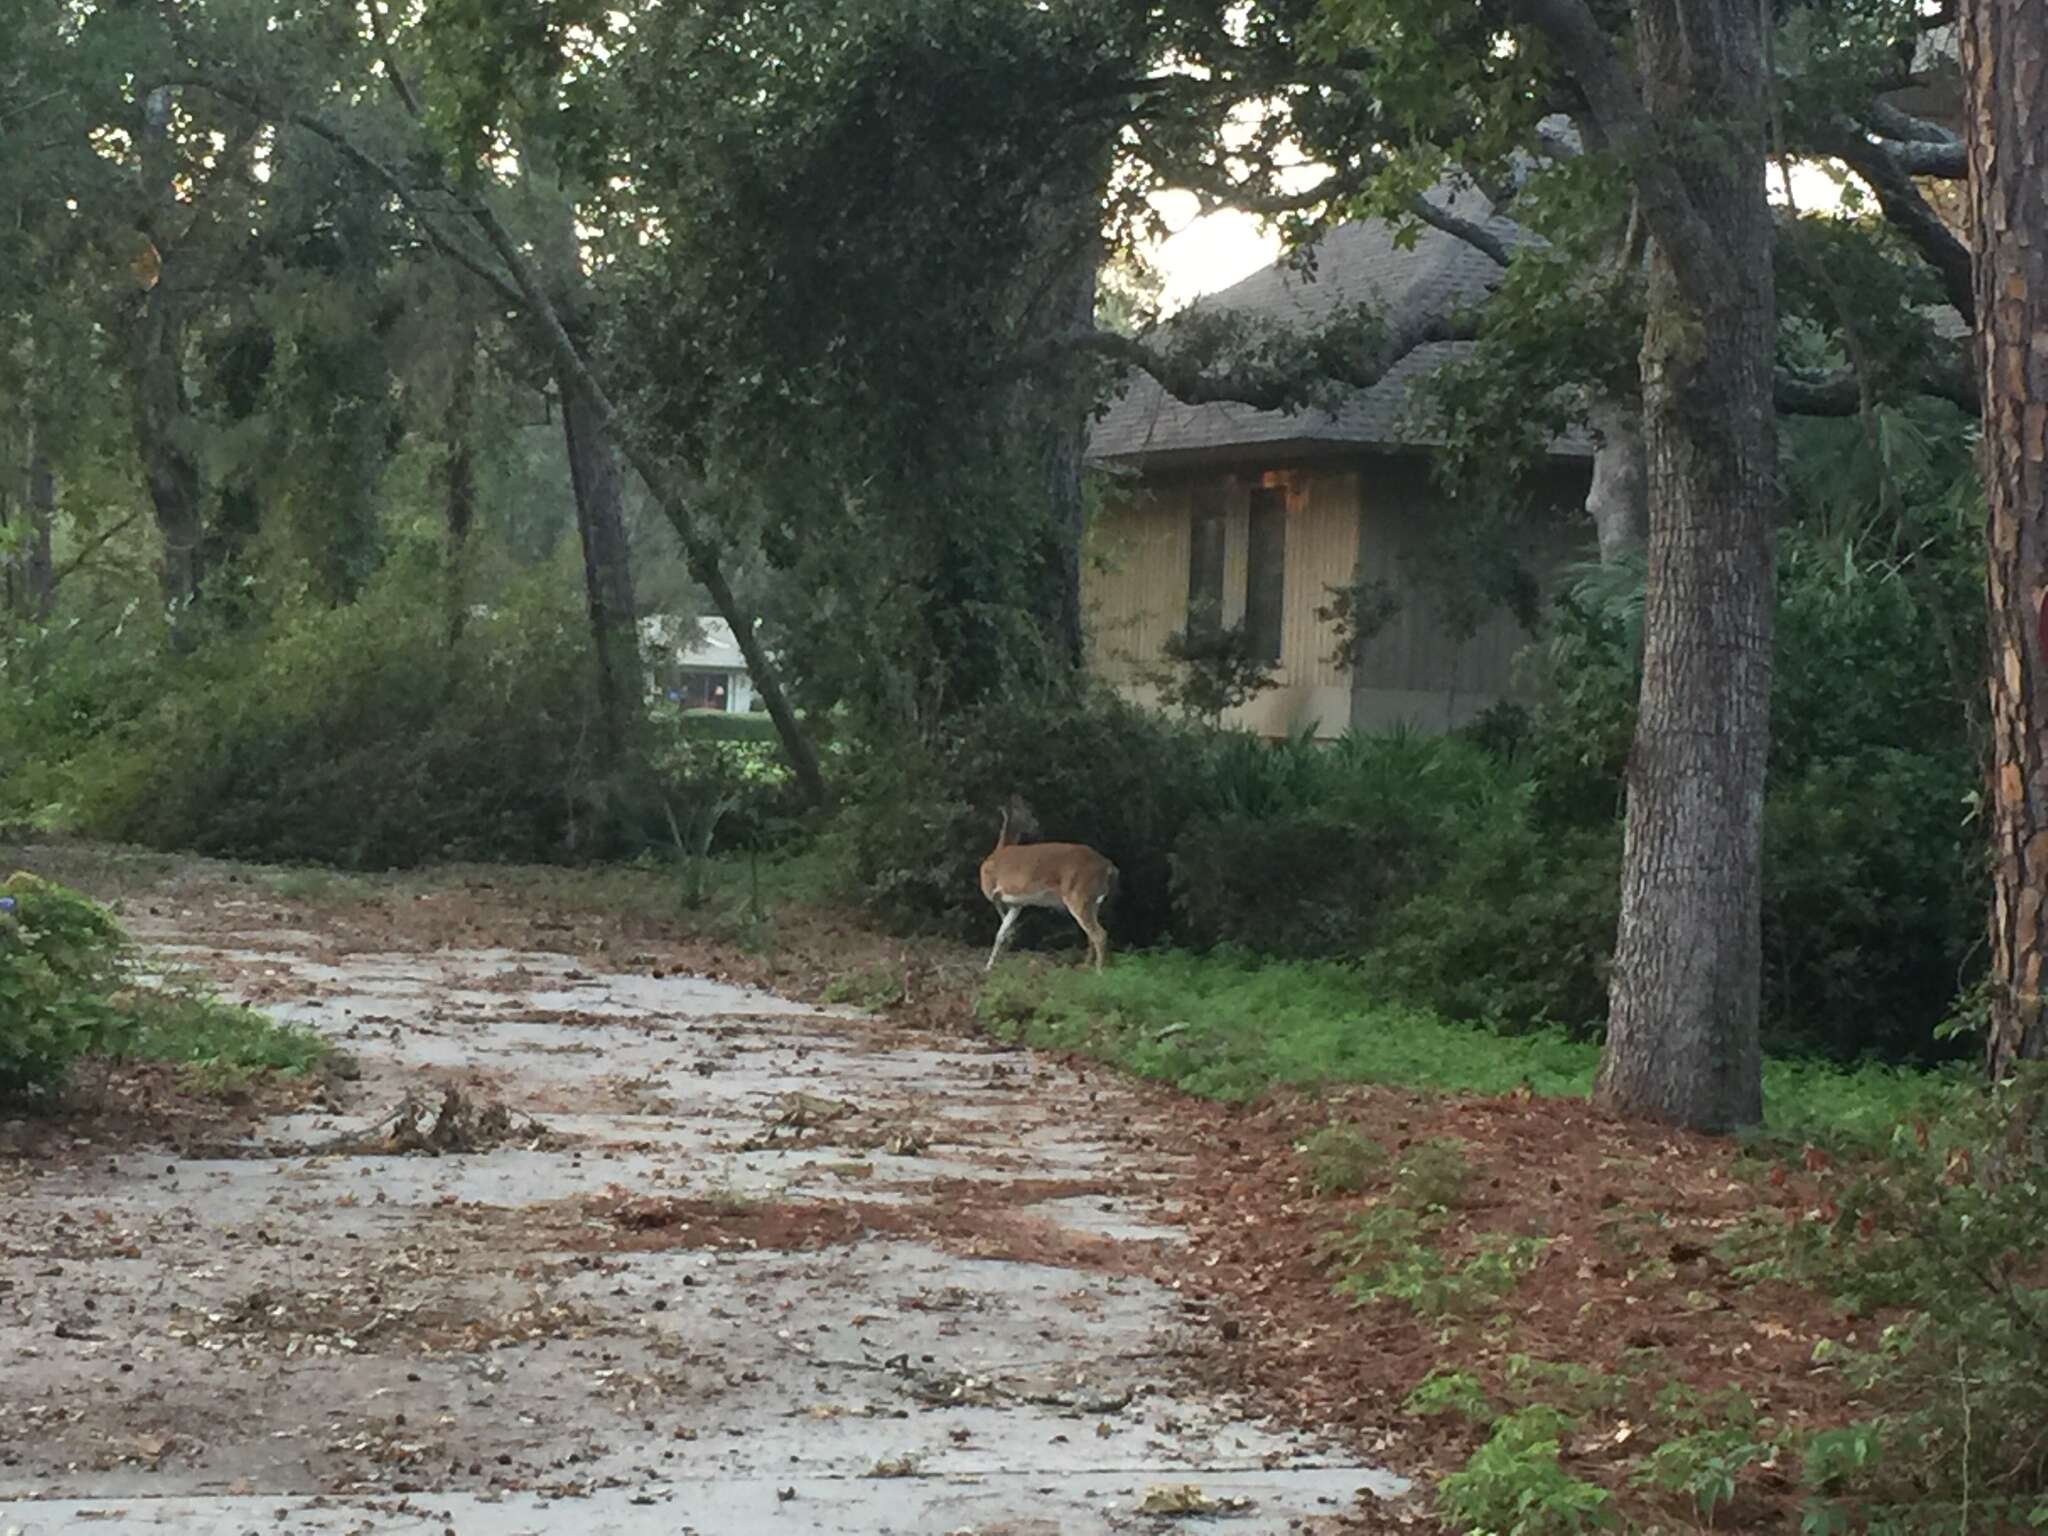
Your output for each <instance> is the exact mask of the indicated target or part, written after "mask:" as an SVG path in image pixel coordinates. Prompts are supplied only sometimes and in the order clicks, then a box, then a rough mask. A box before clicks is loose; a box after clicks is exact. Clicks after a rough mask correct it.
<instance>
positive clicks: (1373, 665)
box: [1351, 461, 1550, 730]
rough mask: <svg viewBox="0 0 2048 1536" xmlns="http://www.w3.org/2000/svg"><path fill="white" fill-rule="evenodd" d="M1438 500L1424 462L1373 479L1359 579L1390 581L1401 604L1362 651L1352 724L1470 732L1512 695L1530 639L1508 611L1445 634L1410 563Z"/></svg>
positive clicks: (1366, 495)
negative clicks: (1468, 727) (1465, 631)
mask: <svg viewBox="0 0 2048 1536" xmlns="http://www.w3.org/2000/svg"><path fill="white" fill-rule="evenodd" d="M1432 494H1433V493H1432V488H1431V487H1430V485H1429V481H1428V476H1427V472H1426V470H1424V469H1423V467H1422V466H1420V465H1419V464H1413V463H1401V462H1398V461H1388V462H1386V463H1385V464H1384V465H1383V466H1376V467H1375V468H1374V469H1373V470H1372V471H1370V472H1369V473H1368V475H1367V477H1366V480H1365V485H1364V490H1363V500H1364V509H1365V511H1364V516H1363V518H1362V519H1361V524H1360V526H1361V532H1360V544H1359V555H1358V559H1359V572H1360V574H1361V575H1362V576H1364V577H1366V578H1369V579H1372V578H1376V579H1378V580H1382V581H1385V582H1387V583H1389V584H1390V585H1391V586H1392V587H1393V588H1394V590H1395V595H1396V597H1397V599H1398V601H1399V604H1400V606H1399V607H1398V608H1397V609H1396V610H1395V612H1394V614H1393V616H1392V617H1391V618H1390V619H1388V621H1387V622H1386V624H1385V626H1384V627H1383V628H1381V629H1380V630H1379V632H1378V633H1377V634H1375V635H1374V636H1373V637H1372V638H1371V639H1370V640H1369V641H1367V642H1366V643H1365V645H1364V646H1363V647H1362V648H1361V655H1360V658H1359V667H1358V670H1357V673H1356V675H1355V676H1354V677H1353V679H1352V696H1351V721H1352V723H1353V724H1354V725H1356V726H1357V727H1359V728H1360V729H1361V730H1384V729H1386V728H1388V727H1391V726H1396V725H1405V726H1411V727H1416V728H1419V729H1424V730H1450V729H1453V728H1455V727H1457V726H1460V725H1463V724H1465V723H1466V722H1468V721H1470V720H1472V719H1473V718H1474V717H1476V716H1477V715H1479V714H1481V713H1483V712H1484V711H1485V710H1486V709H1488V708H1490V707H1491V706H1492V705H1494V704H1496V703H1498V702H1499V701H1500V700H1501V699H1503V698H1506V697H1509V696H1511V695H1512V694H1513V692H1514V686H1513V677H1514V658H1515V656H1516V654H1517V653H1518V652H1519V651H1520V650H1521V649H1522V647H1523V646H1525V645H1527V644H1528V642H1529V639H1530V635H1529V633H1528V631H1526V630H1524V629H1523V628H1522V626H1521V625H1520V623H1518V622H1517V621H1516V619H1515V618H1514V616H1513V615H1512V614H1510V613H1508V612H1506V611H1501V612H1498V613H1495V614H1493V615H1492V616H1490V617H1489V618H1487V619H1486V620H1485V621H1484V622H1483V623H1481V624H1480V626H1479V628H1478V630H1477V631H1476V632H1474V633H1473V634H1471V635H1470V636H1468V637H1465V638H1462V639H1461V638H1459V637H1458V636H1457V635H1455V634H1453V633H1452V632H1451V631H1450V629H1449V628H1448V627H1447V626H1446V624H1445V622H1444V617H1445V616H1444V606H1443V604H1442V602H1441V601H1440V600H1439V599H1437V598H1436V596H1435V595H1434V594H1433V593H1432V592H1430V591H1429V590H1428V589H1427V588H1423V587H1418V586H1416V585H1415V583H1414V580H1413V578H1412V577H1411V575H1410V574H1409V567H1408V565H1407V564H1406V563H1404V557H1408V556H1412V555H1413V554H1414V553H1415V552H1416V551H1417V550H1418V549H1420V548H1421V547H1422V544H1423V540H1424V538H1425V535H1426V534H1427V531H1428V527H1429V518H1430V516H1431V510H1430V501H1431V496H1432ZM1530 553H1532V554H1533V553H1535V552H1534V551H1530ZM1535 563H1536V564H1538V565H1539V566H1540V565H1543V564H1546V563H1550V562H1549V561H1546V560H1544V559H1538V560H1537V561H1536V562H1535Z"/></svg>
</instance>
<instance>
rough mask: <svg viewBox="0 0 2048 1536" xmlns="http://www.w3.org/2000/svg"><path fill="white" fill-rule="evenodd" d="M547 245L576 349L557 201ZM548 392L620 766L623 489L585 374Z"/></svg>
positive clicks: (626, 595)
mask: <svg viewBox="0 0 2048 1536" xmlns="http://www.w3.org/2000/svg"><path fill="white" fill-rule="evenodd" d="M542 217H543V218H544V219H545V221H546V223H545V230H546V241H547V253H546V255H547V280H548V283H549V285H550V287H551V288H552V290H553V292H552V293H551V294H550V296H549V297H550V301H551V303H552V305H553V307H554V310H555V313H556V315H557V317H558V319H559V320H560V323H561V324H562V325H563V326H564V327H565V328H566V329H567V330H568V331H569V332H570V333H571V334H572V335H574V336H575V337H576V338H577V339H578V340H579V341H580V340H581V339H582V338H583V334H584V332H585V331H586V330H587V328H588V314H587V311H588V307H589V306H588V299H589V293H588V291H587V289H586V288H585V286H584V277H583V257H582V249H581V246H580V245H579V244H578V241H577V238H576V205H575V202H574V201H573V200H572V199H571V198H570V196H569V195H568V193H567V192H562V193H560V194H559V195H558V196H556V197H555V198H554V199H553V200H552V202H551V204H550V205H548V206H547V207H545V208H544V209H543V210H542ZM554 375H555V385H556V388H557V390H558V391H559V392H560V394H561V397H562V434H563V438H564V440H565V442H566V444H567V447H568V453H569V482H570V487H571V489H572V490H573V492H574V493H575V500H576V532H577V535H578V537H579V538H580V539H581V540H582V544H583V592H584V600H585V607H586V611H587V612H588V614H589V616H590V639H591V647H592V650H593V652H594V654H595V655H596V658H597V690H598V709H599V711H600V714H601V719H602V731H603V737H604V747H605V758H606V761H607V762H610V763H612V764H614V765H616V764H619V763H622V762H624V761H625V760H626V757H627V756H628V754H629V753H630V752H631V751H632V750H633V747H634V744H635V743H637V742H638V741H639V739H640V726H641V722H642V721H643V719H644V718H645V714H646V699H645V697H644V695H643V685H642V680H641V673H640V630H639V612H638V609H637V608H636V607H635V605H634V601H633V567H632V550H631V547H630V545H629V543H628V540H627V538H626V503H625V482H624V480H623V478H622V477H621V475H620V473H619V456H618V450H617V449H616V447H615V446H614V444H613V442H612V424H611V412H610V410H609V408H608V407H607V405H606V403H605V402H604V400H603V399H602V398H601V397H599V396H598V395H597V394H596V392H595V390H594V389H593V388H592V380H591V379H590V377H589V375H588V371H587V370H580V369H570V368H567V367H564V366H563V364H562V360H561V359H560V358H557V359H556V361H555V368H554Z"/></svg>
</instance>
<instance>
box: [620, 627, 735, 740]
mask: <svg viewBox="0 0 2048 1536" xmlns="http://www.w3.org/2000/svg"><path fill="white" fill-rule="evenodd" d="M640 649H641V653H642V655H643V656H644V657H645V658H646V664H647V683H648V686H649V688H651V689H652V690H653V691H654V692H655V693H656V694H657V695H658V696H659V697H661V698H665V699H667V700H669V701H670V702H671V703H673V704H676V705H679V706H680V707H681V708H683V709H706V710H718V711H721V712H724V713H728V714H742V715H743V714H745V713H747V712H748V711H749V710H751V709H752V708H753V707H754V682H753V678H752V677H751V676H750V675H749V674H748V672H747V661H746V658H745V657H744V656H742V655H741V654H740V648H739V646H738V644H737V643H735V642H734V640H733V637H732V626H731V625H730V624H728V623H726V622H725V620H723V619H696V620H690V619H678V618H675V617H674V616H672V615H670V614H665V613H664V614H652V615H650V616H648V617H647V618H644V619H642V620H641V621H640Z"/></svg>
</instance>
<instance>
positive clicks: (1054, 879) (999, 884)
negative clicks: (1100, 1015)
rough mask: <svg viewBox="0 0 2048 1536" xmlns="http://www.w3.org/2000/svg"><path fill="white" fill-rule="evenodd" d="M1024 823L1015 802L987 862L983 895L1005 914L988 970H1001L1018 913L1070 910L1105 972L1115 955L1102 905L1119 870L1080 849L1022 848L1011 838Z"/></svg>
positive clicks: (1005, 815)
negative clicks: (1110, 955) (1017, 825)
mask: <svg viewBox="0 0 2048 1536" xmlns="http://www.w3.org/2000/svg"><path fill="white" fill-rule="evenodd" d="M1022 819H1023V812H1022V807H1021V806H1019V805H1018V803H1017V802H1016V800H1015V799H1014V798H1013V799H1012V800H1011V802H1010V803H1009V805H1007V806H1005V807H1004V808H1003V824H1002V828H1001V830H999V831H998V832H997V833H996V845H995V848H994V849H993V850H991V852H990V853H989V856H988V857H987V858H985V859H983V860H982V861H981V894H982V895H984V896H986V897H987V898H988V899H989V901H990V902H992V903H993V904H994V905H995V906H996V907H998V908H1000V909H1001V911H1002V914H1003V921H1002V926H1001V927H999V928H998V929H997V930H996V942H995V947H994V948H993V949H991V950H990V951H989V952H988V964H987V965H986V966H984V967H983V969H984V970H985V971H993V970H994V969H995V968H996V961H997V960H999V959H1000V958H1002V953H1003V946H1004V945H1006V944H1008V943H1009V942H1010V930H1011V929H1013V928H1015V927H1016V926H1017V914H1018V913H1020V912H1022V911H1023V910H1024V909H1025V908H1026V907H1065V908H1066V909H1067V911H1068V912H1069V913H1070V914H1071V915H1072V916H1073V919H1074V921H1075V922H1076V923H1078V924H1080V926H1081V932H1082V933H1083V934H1085V935H1087V938H1088V948H1089V951H1090V953H1091V954H1093V955H1094V957H1095V969H1096V970H1098V971H1099V970H1101V969H1102V965H1103V961H1104V960H1105V959H1106V958H1107V957H1108V953H1109V935H1108V934H1107V933H1105V932H1104V931H1103V928H1102V904H1103V902H1105V901H1107V900H1108V899H1109V896H1110V893H1111V892H1112V891H1114V890H1115V889H1116V866H1115V865H1114V864H1112V863H1110V862H1109V860H1108V859H1105V858H1104V857H1103V856H1102V855H1101V854H1099V853H1097V852H1096V851H1095V850H1094V849H1093V848H1088V847H1085V846H1083V845H1082V844H1080V843H1020V842H1018V841H1017V840H1016V839H1015V837H1014V836H1013V835H1012V833H1011V822H1012V821H1013V820H1022Z"/></svg>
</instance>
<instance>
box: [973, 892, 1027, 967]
mask: <svg viewBox="0 0 2048 1536" xmlns="http://www.w3.org/2000/svg"><path fill="white" fill-rule="evenodd" d="M1023 910H1024V909H1023V908H1022V907H1004V908H1003V923H1002V926H1001V927H1000V928H998V929H996V942H995V947H994V948H993V949H991V950H990V951H989V952H988V964H987V965H985V966H983V967H982V969H983V970H984V971H992V970H994V969H995V968H996V961H997V960H998V959H1000V958H1001V957H1002V953H1003V946H1004V945H1005V944H1007V943H1009V942H1010V930H1011V929H1012V928H1014V927H1016V926H1017V914H1018V913H1019V912H1022V911H1023Z"/></svg>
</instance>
